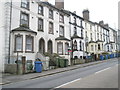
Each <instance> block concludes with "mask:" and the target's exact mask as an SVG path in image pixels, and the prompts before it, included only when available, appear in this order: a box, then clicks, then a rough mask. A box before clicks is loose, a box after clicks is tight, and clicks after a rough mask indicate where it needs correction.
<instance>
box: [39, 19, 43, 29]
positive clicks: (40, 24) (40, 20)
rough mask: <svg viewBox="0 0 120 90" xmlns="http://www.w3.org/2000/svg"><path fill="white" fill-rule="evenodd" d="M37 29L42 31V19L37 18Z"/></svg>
mask: <svg viewBox="0 0 120 90" xmlns="http://www.w3.org/2000/svg"><path fill="white" fill-rule="evenodd" d="M38 30H41V31H43V20H42V19H38Z"/></svg>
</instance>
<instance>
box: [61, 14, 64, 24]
mask: <svg viewBox="0 0 120 90" xmlns="http://www.w3.org/2000/svg"><path fill="white" fill-rule="evenodd" d="M60 22H62V23H63V22H64V16H63V15H60Z"/></svg>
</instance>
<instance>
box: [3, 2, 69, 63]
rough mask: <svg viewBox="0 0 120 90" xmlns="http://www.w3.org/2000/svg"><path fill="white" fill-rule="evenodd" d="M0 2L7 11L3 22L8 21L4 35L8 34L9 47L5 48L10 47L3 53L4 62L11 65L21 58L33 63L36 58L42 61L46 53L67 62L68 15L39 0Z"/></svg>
mask: <svg viewBox="0 0 120 90" xmlns="http://www.w3.org/2000/svg"><path fill="white" fill-rule="evenodd" d="M3 3H4V5H5V7H6V9H5V10H7V11H6V12H5V15H6V17H7V18H5V20H6V23H7V22H9V23H8V24H9V25H8V26H6V28H7V29H6V30H7V32H5V33H7V36H9V35H10V38H8V39H10V43H9V44H10V45H9V46H8V47H7V49H9V47H10V49H9V50H10V51H9V50H8V51H5V52H9V54H6V55H5V57H9V58H7V59H6V62H5V63H11V64H13V63H15V61H16V58H17V57H18V59H19V60H21V57H22V56H25V57H26V60H32V61H35V59H36V58H40V59H41V60H43V61H45V60H46V58H45V56H44V55H45V53H46V52H49V53H50V54H53V53H56V54H59V55H60V56H61V57H64V58H66V59H68V60H70V55H69V54H68V47H69V45H70V30H69V14H68V13H66V12H65V11H64V10H62V9H60V8H57V6H54V5H52V4H50V3H48V2H42V1H38V2H37V1H35V0H30V1H27V0H19V1H17V2H14V1H13V2H3ZM8 10H9V11H8ZM9 27H10V28H9ZM4 29H5V28H4ZM9 32H10V33H9ZM6 42H7V41H6ZM8 42H9V40H8ZM6 45H8V44H6ZM69 62H70V61H69ZM69 64H70V63H69ZM43 65H44V64H43Z"/></svg>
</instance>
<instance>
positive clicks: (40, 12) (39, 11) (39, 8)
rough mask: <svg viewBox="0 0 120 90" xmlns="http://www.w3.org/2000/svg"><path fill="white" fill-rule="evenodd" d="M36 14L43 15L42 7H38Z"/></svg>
mask: <svg viewBox="0 0 120 90" xmlns="http://www.w3.org/2000/svg"><path fill="white" fill-rule="evenodd" d="M38 13H39V14H42V15H43V7H42V6H40V5H39V6H38Z"/></svg>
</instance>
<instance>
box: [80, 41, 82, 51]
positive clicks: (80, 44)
mask: <svg viewBox="0 0 120 90" xmlns="http://www.w3.org/2000/svg"><path fill="white" fill-rule="evenodd" d="M80 51H82V42H81V41H80Z"/></svg>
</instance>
